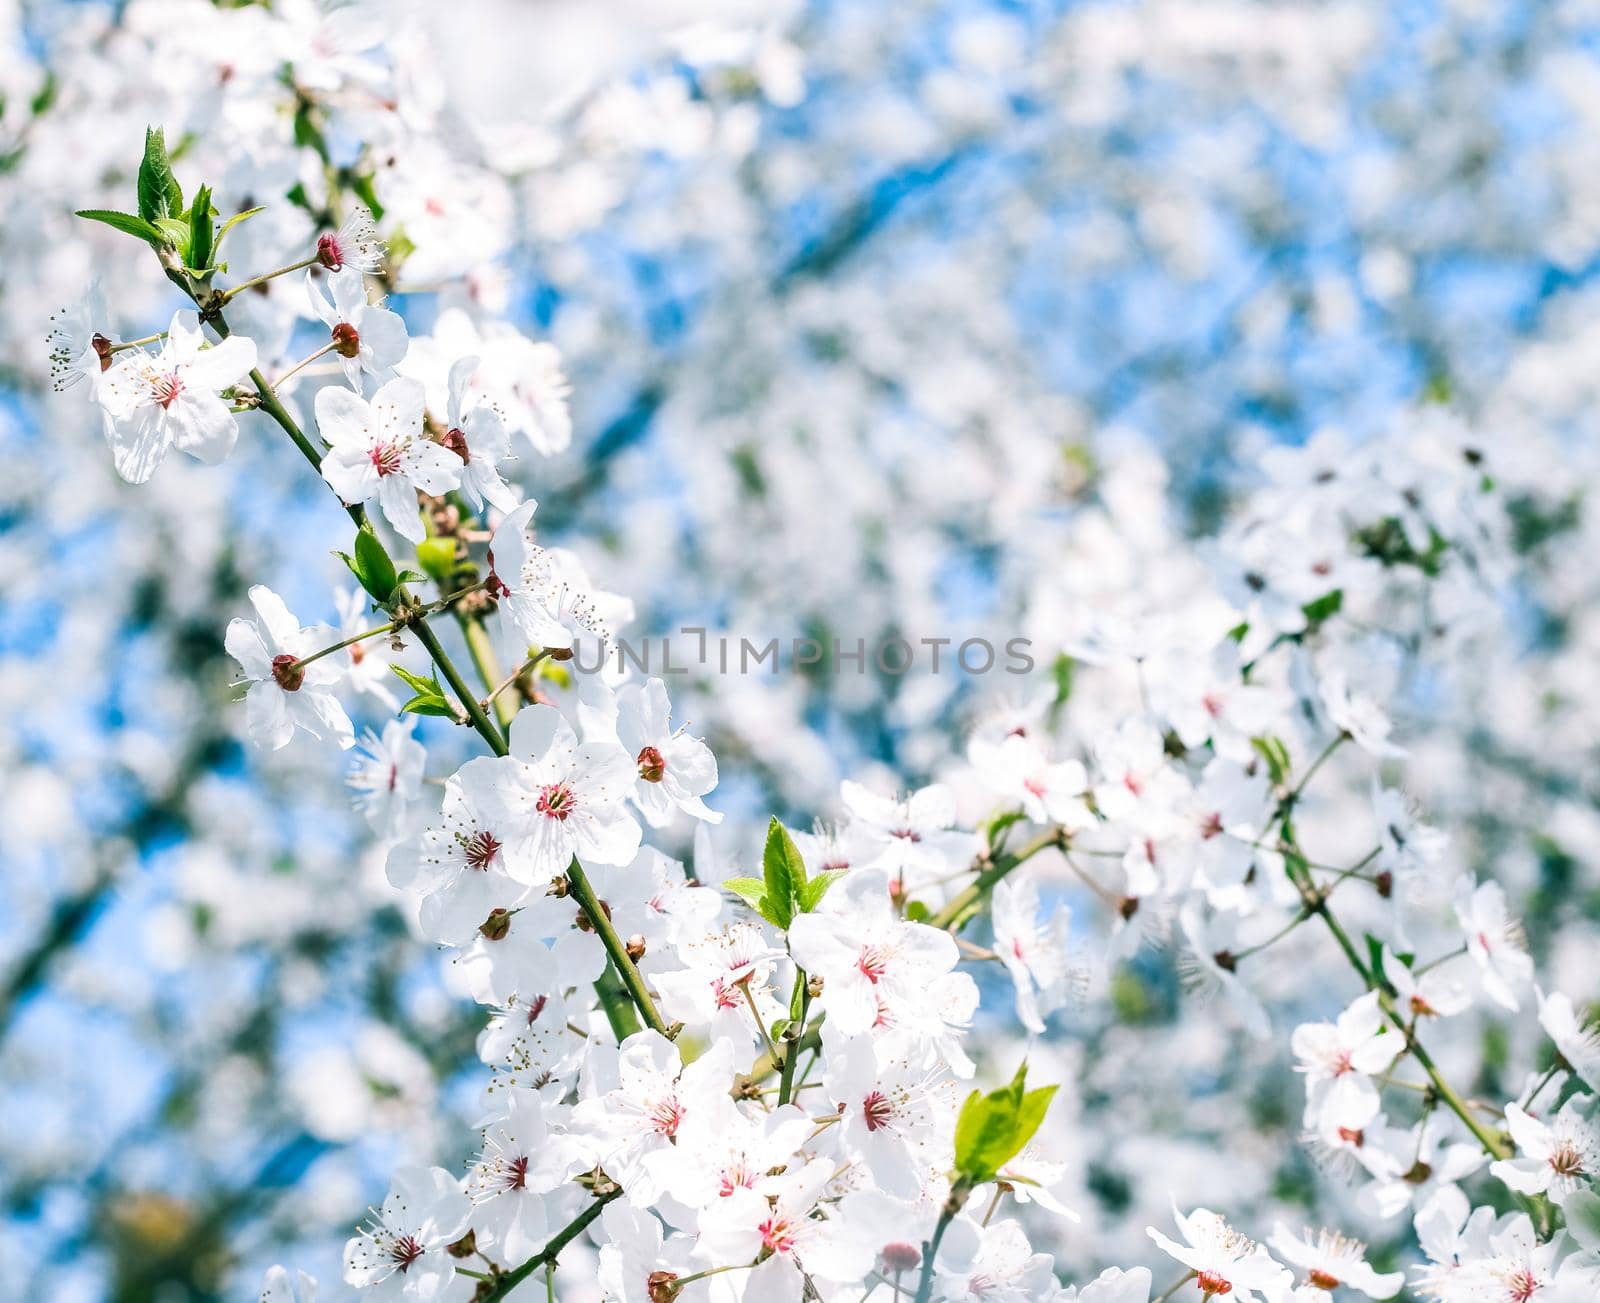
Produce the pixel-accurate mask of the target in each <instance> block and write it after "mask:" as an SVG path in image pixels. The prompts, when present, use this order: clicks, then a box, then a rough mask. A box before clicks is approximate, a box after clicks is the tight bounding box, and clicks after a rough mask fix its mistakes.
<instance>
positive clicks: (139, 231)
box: [77, 208, 161, 244]
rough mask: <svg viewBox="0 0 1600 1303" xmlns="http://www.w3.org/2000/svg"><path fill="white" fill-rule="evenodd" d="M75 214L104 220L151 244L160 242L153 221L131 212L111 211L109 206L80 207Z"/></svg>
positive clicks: (92, 220)
mask: <svg viewBox="0 0 1600 1303" xmlns="http://www.w3.org/2000/svg"><path fill="white" fill-rule="evenodd" d="M77 215H78V216H79V217H87V218H88V219H89V220H90V221H91V222H104V223H105V224H106V225H107V226H114V227H116V228H117V230H119V231H124V232H126V233H127V234H128V235H137V236H138V237H139V238H140V239H141V240H147V241H149V242H150V243H151V244H160V243H161V231H160V230H159V229H158V228H157V227H156V225H155V223H153V222H147V221H145V219H144V218H142V217H135V216H134V215H133V214H132V213H118V212H113V211H112V210H111V209H109V208H80V209H79V210H78V213H77Z"/></svg>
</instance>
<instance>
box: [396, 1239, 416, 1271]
mask: <svg viewBox="0 0 1600 1303" xmlns="http://www.w3.org/2000/svg"><path fill="white" fill-rule="evenodd" d="M389 1256H390V1257H391V1258H393V1259H394V1265H395V1266H396V1267H398V1268H399V1269H400V1271H401V1272H406V1271H409V1270H411V1264H412V1263H414V1262H415V1261H416V1260H417V1259H418V1258H420V1257H421V1256H422V1246H421V1245H420V1244H418V1243H417V1237H416V1236H415V1235H397V1236H395V1237H394V1239H393V1240H392V1241H391V1242H390V1244H389Z"/></svg>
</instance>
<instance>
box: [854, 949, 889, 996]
mask: <svg viewBox="0 0 1600 1303" xmlns="http://www.w3.org/2000/svg"><path fill="white" fill-rule="evenodd" d="M856 968H857V970H858V971H859V972H860V973H861V975H862V976H863V977H864V978H866V979H867V981H869V982H871V983H872V984H873V985H874V986H876V985H877V984H878V982H879V981H880V980H882V978H883V975H884V973H886V972H887V971H888V970H889V952H888V951H887V950H886V949H884V948H883V947H882V946H862V947H861V954H860V956H859V957H858V958H857V959H856Z"/></svg>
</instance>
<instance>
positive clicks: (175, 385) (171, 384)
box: [150, 371, 183, 408]
mask: <svg viewBox="0 0 1600 1303" xmlns="http://www.w3.org/2000/svg"><path fill="white" fill-rule="evenodd" d="M182 392H183V376H182V375H180V374H179V373H178V372H177V371H163V372H161V373H160V374H159V375H157V376H155V377H154V378H153V379H152V380H151V381H150V394H151V397H153V398H154V399H155V400H156V402H157V403H159V404H160V405H161V406H162V408H168V407H171V406H172V404H173V403H174V402H175V401H177V397H178V395H179V394H181V393H182Z"/></svg>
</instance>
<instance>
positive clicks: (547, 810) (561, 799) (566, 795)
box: [534, 783, 578, 823]
mask: <svg viewBox="0 0 1600 1303" xmlns="http://www.w3.org/2000/svg"><path fill="white" fill-rule="evenodd" d="M577 805H578V798H577V797H576V796H575V795H574V794H573V791H572V789H571V788H570V787H568V786H567V785H566V784H565V783H546V784H545V785H544V787H542V788H540V789H539V799H538V801H537V802H535V804H534V808H535V809H536V810H538V811H539V813H540V814H542V815H546V816H548V817H549V818H551V819H560V820H561V821H562V822H563V823H565V822H566V819H567V816H568V815H569V814H571V813H572V812H573V810H574V809H576V808H577Z"/></svg>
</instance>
